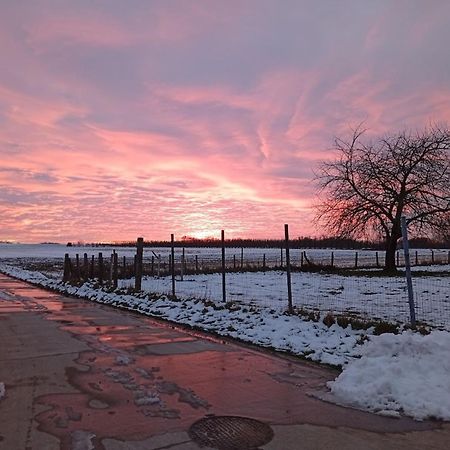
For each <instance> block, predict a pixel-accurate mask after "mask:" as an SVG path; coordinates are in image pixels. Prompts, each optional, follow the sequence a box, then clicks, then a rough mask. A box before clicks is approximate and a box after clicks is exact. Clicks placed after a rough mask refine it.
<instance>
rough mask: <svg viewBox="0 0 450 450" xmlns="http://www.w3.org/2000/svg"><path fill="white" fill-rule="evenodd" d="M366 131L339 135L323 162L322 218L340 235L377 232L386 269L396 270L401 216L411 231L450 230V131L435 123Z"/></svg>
mask: <svg viewBox="0 0 450 450" xmlns="http://www.w3.org/2000/svg"><path fill="white" fill-rule="evenodd" d="M364 133H365V130H364V129H362V128H361V127H358V128H357V129H356V130H354V131H353V133H352V136H351V138H350V140H348V141H347V140H343V139H340V138H337V139H336V140H335V145H334V147H335V150H336V152H337V158H336V159H335V160H334V161H331V162H323V163H322V164H321V165H320V169H319V173H318V175H317V182H318V184H319V188H320V195H321V197H322V202H321V203H320V204H319V206H318V217H319V219H321V220H322V221H323V222H324V225H325V227H326V228H327V229H328V230H329V231H331V232H333V233H335V234H338V235H340V236H345V237H358V236H367V235H370V234H372V236H373V233H374V232H375V233H376V235H377V236H379V237H380V238H382V239H383V240H384V242H385V250H386V260H385V261H386V262H385V270H386V271H395V270H396V266H395V251H396V248H397V241H398V239H399V238H400V237H401V227H400V219H401V216H402V215H405V216H406V217H407V223H408V225H409V230H410V231H411V233H412V235H414V233H415V232H416V233H421V232H429V231H436V230H438V231H439V232H440V235H441V236H445V233H446V232H448V230H449V229H450V222H449V221H448V217H449V213H450V155H449V152H450V131H449V129H448V128H447V127H441V126H437V125H433V126H431V127H429V128H426V129H425V130H423V131H421V132H414V133H413V132H408V131H403V132H400V133H398V134H391V135H388V136H386V137H383V138H379V139H377V140H375V141H369V140H367V139H364Z"/></svg>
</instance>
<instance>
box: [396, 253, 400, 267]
mask: <svg viewBox="0 0 450 450" xmlns="http://www.w3.org/2000/svg"><path fill="white" fill-rule="evenodd" d="M396 256H397V267H399V266H400V252H399V251H398V250H397V255H396Z"/></svg>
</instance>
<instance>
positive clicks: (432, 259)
mask: <svg viewBox="0 0 450 450" xmlns="http://www.w3.org/2000/svg"><path fill="white" fill-rule="evenodd" d="M431 264H434V250H431Z"/></svg>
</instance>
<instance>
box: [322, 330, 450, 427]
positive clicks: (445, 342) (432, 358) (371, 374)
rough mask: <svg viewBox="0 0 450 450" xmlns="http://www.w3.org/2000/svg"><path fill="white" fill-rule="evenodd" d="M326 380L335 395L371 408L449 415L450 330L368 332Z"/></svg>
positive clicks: (341, 400) (425, 415)
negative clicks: (357, 352) (354, 355)
mask: <svg viewBox="0 0 450 450" xmlns="http://www.w3.org/2000/svg"><path fill="white" fill-rule="evenodd" d="M361 355H362V356H361V358H360V359H356V360H353V361H351V362H350V363H349V364H348V365H347V366H345V367H344V371H343V372H342V373H341V375H340V376H339V377H338V378H337V379H336V380H335V381H331V382H329V383H328V387H329V388H330V389H331V393H332V395H333V397H334V400H335V401H337V402H339V403H342V404H345V405H351V406H354V407H357V408H361V409H367V410H369V411H372V412H376V413H380V414H384V415H390V416H398V415H400V413H403V414H406V415H408V416H412V417H414V418H415V419H418V420H422V419H426V418H439V419H443V420H450V376H449V373H450V333H448V332H443V331H434V332H433V333H431V334H430V335H428V336H421V335H420V334H417V333H412V332H404V333H402V334H400V335H398V336H395V335H392V334H383V335H381V336H372V337H371V339H370V342H368V343H366V344H365V345H364V347H363V348H362V349H361Z"/></svg>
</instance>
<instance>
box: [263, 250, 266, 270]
mask: <svg viewBox="0 0 450 450" xmlns="http://www.w3.org/2000/svg"><path fill="white" fill-rule="evenodd" d="M263 271H264V272H265V271H266V254H265V253H263Z"/></svg>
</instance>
